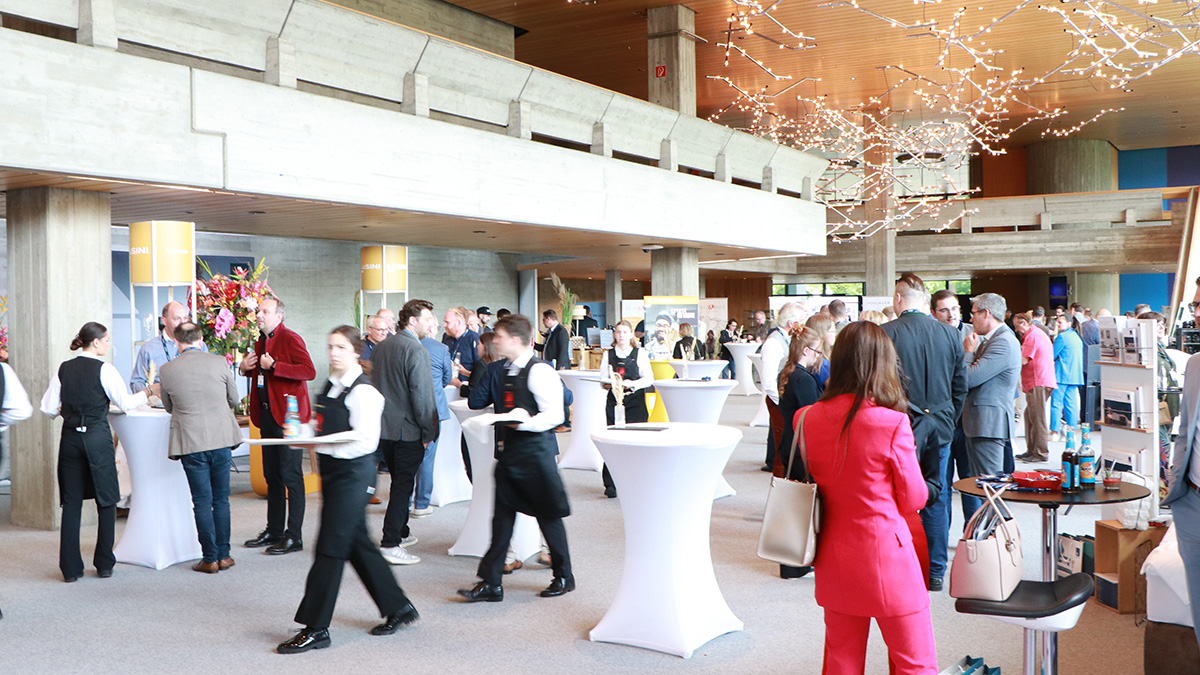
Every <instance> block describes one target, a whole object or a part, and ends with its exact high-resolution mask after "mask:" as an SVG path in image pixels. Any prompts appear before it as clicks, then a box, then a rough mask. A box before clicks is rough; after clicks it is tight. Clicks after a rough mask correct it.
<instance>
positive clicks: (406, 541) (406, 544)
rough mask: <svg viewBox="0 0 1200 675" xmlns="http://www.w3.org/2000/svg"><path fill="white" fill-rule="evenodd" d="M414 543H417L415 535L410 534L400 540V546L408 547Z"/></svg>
mask: <svg viewBox="0 0 1200 675" xmlns="http://www.w3.org/2000/svg"><path fill="white" fill-rule="evenodd" d="M415 543H417V535H415V534H410V535H408V536H407V537H405V538H403V539H401V540H400V548H408V547H409V546H412V545H413V544H415Z"/></svg>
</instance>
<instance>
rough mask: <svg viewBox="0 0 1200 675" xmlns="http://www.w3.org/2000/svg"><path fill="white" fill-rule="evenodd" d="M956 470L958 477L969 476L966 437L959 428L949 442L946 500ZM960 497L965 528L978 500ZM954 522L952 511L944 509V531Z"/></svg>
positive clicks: (967, 496) (976, 507) (964, 496)
mask: <svg viewBox="0 0 1200 675" xmlns="http://www.w3.org/2000/svg"><path fill="white" fill-rule="evenodd" d="M955 469H958V477H959V478H966V477H967V476H970V475H971V470H970V467H969V465H968V464H967V437H966V435H965V434H963V430H962V429H961V428H957V429H955V430H954V440H953V441H951V442H950V460H949V461H948V462H946V490H947V493H946V494H947V496H946V499H950V496H949V492H950V490H952V488H951V487H950V486H951V485H953V484H954V471H955ZM960 496H961V497H962V512H963V527H966V525H967V521H968V520H970V519H971V516H972V515H973V514H974V513H975V509H978V508H979V505H980V503H981V502H980V500H979V499H978V498H976V497H972V496H970V495H960ZM972 500H973V501H972ZM953 522H954V511H953V510H951V509H949V508H947V509H946V529H947V530H949V528H950V525H951V524H952V523H953Z"/></svg>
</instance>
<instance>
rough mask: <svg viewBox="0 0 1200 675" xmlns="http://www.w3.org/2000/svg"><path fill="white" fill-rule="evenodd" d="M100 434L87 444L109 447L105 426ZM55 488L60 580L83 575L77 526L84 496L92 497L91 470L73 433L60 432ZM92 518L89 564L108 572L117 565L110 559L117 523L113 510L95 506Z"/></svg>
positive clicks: (83, 450) (115, 508) (108, 437)
mask: <svg viewBox="0 0 1200 675" xmlns="http://www.w3.org/2000/svg"><path fill="white" fill-rule="evenodd" d="M103 428H104V430H105V431H104V433H103V434H97V435H99V436H101V438H98V439H92V441H91V442H99V443H104V442H107V443H109V444H110V445H111V444H112V436H111V435H109V433H108V431H107V430H108V426H107V425H104V426H103ZM58 485H59V494H60V498H61V500H62V510H63V512H62V529H60V530H59V533H58V569H59V570H60V571H62V574H63V577H64V578H70V577H78V576H82V575H83V556H82V555H81V554H80V553H79V523H80V520H81V519H82V514H83V500H84V498H85V497H84V495H90V494H93V493H94V486H93V484H92V468H91V465H90V464H89V463H88V457H87V450H86V449H85V448H84V445H83V436H82V435H81V434H77V433H73V432H64V433H63V437H62V442H61V443H60V444H59V447H58ZM96 514H97V516H99V518H98V521H99V522H98V523H97V525H96V550H95V552H94V553H93V554H92V564H93V565H95V567H96V569H98V570H111V569H112V568H113V566H115V565H116V564H117V558H116V556H114V555H113V544H114V539H115V531H116V523H117V506H116V504H110V505H109V506H100V503H99V502H97V503H96Z"/></svg>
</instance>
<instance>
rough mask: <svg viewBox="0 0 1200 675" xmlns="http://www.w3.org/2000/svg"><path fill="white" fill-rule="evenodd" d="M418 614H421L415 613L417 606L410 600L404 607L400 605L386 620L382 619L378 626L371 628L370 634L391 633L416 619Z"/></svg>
mask: <svg viewBox="0 0 1200 675" xmlns="http://www.w3.org/2000/svg"><path fill="white" fill-rule="evenodd" d="M419 616H421V615H420V614H417V608H416V607H413V606H412V603H411V602H410V603H408V604H407V605H405V606H404V607H401V608H400V610H398V611H397V612H396V613H394V614H392V615H391V616H389V617H388V618H387V621H384V622H383V623H381V624H379V625H378V626H375V627H374V628H372V629H371V635H391V634H392V633H395V632H396V631H397V630H399V629H400V627H401V626H407V625H408V624H410V623H412V622H414V621H416V620H417V617H419Z"/></svg>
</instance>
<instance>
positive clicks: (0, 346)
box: [0, 295, 8, 363]
mask: <svg viewBox="0 0 1200 675" xmlns="http://www.w3.org/2000/svg"><path fill="white" fill-rule="evenodd" d="M6 314H8V296H7V295H0V317H4V318H7V317H5V315H6ZM0 362H3V363H8V326H7V325H0Z"/></svg>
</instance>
